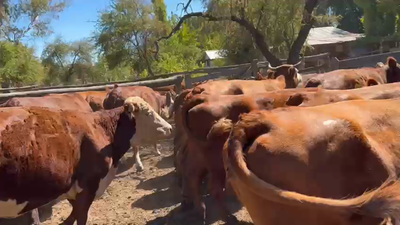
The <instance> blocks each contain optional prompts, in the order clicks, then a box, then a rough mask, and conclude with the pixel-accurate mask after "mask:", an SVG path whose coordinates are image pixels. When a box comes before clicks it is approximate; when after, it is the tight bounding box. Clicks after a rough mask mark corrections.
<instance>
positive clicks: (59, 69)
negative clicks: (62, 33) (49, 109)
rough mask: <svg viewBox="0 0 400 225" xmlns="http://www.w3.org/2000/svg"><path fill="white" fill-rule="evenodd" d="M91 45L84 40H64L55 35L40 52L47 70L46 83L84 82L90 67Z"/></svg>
mask: <svg viewBox="0 0 400 225" xmlns="http://www.w3.org/2000/svg"><path fill="white" fill-rule="evenodd" d="M93 50H94V48H93V45H92V44H91V43H90V42H88V41H86V40H81V41H76V42H73V43H66V42H64V41H63V40H62V39H61V37H57V38H56V39H55V40H54V42H53V43H50V44H48V45H47V46H46V47H45V49H44V50H43V52H42V57H41V58H42V63H43V65H44V66H45V68H46V70H47V76H46V79H45V83H46V84H60V83H74V82H75V80H80V81H81V82H82V83H85V82H86V79H87V76H88V75H87V74H88V73H89V70H90V68H91V67H92V53H93Z"/></svg>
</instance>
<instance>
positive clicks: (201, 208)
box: [188, 177, 206, 224]
mask: <svg viewBox="0 0 400 225" xmlns="http://www.w3.org/2000/svg"><path fill="white" fill-rule="evenodd" d="M188 184H189V187H188V188H189V189H190V193H191V199H193V202H194V205H195V207H196V209H197V211H198V212H199V215H200V216H201V219H202V222H203V224H206V204H205V203H204V201H203V198H202V195H201V188H200V187H201V179H199V177H193V178H192V179H189V182H188Z"/></svg>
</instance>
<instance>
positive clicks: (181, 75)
mask: <svg viewBox="0 0 400 225" xmlns="http://www.w3.org/2000/svg"><path fill="white" fill-rule="evenodd" d="M388 56H393V57H394V58H396V59H398V60H400V51H398V52H391V53H384V54H378V55H370V56H364V57H358V58H351V59H345V60H338V59H337V58H336V57H332V58H331V57H330V54H329V53H323V54H319V55H313V56H305V57H303V58H302V59H301V63H300V65H299V66H298V68H299V72H300V73H301V74H310V73H324V72H328V71H332V70H336V69H351V68H359V67H375V66H376V64H377V63H378V62H386V59H387V57H388ZM281 61H282V63H285V60H281ZM268 67H269V63H268V62H267V61H258V60H253V61H252V62H251V63H245V64H239V65H232V66H224V67H211V68H202V69H197V70H193V71H185V72H177V73H168V74H161V75H158V76H155V77H147V78H142V79H137V80H135V81H114V82H103V83H93V84H84V85H64V86H48V87H43V86H39V85H33V86H25V87H13V88H3V89H0V93H1V94H0V102H4V101H6V100H7V99H9V98H12V97H36V96H44V95H47V94H60V93H70V92H82V91H104V90H105V89H106V88H112V87H113V85H114V84H118V85H119V86H121V87H124V86H148V87H151V88H157V87H165V86H172V85H174V86H175V90H176V92H177V94H178V93H180V91H181V88H182V83H183V82H184V84H185V87H186V88H191V87H193V86H194V85H196V84H198V83H202V82H205V81H207V80H216V79H251V78H252V77H255V76H256V75H257V72H259V71H265V70H267V69H268Z"/></svg>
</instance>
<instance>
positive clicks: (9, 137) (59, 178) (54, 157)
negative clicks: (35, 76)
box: [0, 98, 171, 225]
mask: <svg viewBox="0 0 400 225" xmlns="http://www.w3.org/2000/svg"><path fill="white" fill-rule="evenodd" d="M143 102H144V101H143V100H142V101H137V99H134V98H132V99H131V98H128V99H127V100H125V103H124V106H123V107H118V108H116V109H112V110H108V111H99V112H94V113H82V112H78V111H70V110H65V111H64V110H56V109H49V108H42V107H30V108H29V107H24V108H3V109H0V130H1V133H0V137H1V138H0V139H1V146H2V149H1V151H0V162H1V163H0V217H1V218H13V217H16V216H18V215H21V214H23V213H26V212H28V211H30V210H33V209H35V208H37V207H40V206H42V205H44V204H47V203H49V202H51V201H53V200H56V199H57V200H61V199H68V200H69V202H70V203H71V205H72V206H73V209H72V212H71V214H70V216H69V217H68V218H67V219H66V220H65V221H64V224H67V225H68V224H70V225H72V224H73V223H74V222H75V221H77V224H78V225H84V224H86V221H87V213H88V211H89V208H90V205H91V204H92V202H93V200H94V199H97V198H99V197H100V196H101V195H102V194H103V193H104V191H105V189H106V188H107V186H108V185H109V184H110V182H111V181H112V179H113V177H114V176H115V174H116V171H117V167H118V162H119V160H120V159H121V157H122V156H123V155H124V154H125V152H126V151H127V150H128V149H129V148H130V142H132V141H133V142H135V141H137V140H141V139H142V138H145V137H146V136H148V135H149V132H152V133H151V135H152V136H154V137H159V138H161V137H164V136H166V135H169V133H170V132H171V129H170V125H169V124H168V123H167V122H166V121H164V120H163V119H162V118H161V117H160V116H159V115H158V114H157V113H156V112H154V110H153V109H151V107H150V106H149V105H148V104H147V103H146V104H143ZM139 120H140V121H139ZM143 121H146V122H143ZM144 131H145V132H144Z"/></svg>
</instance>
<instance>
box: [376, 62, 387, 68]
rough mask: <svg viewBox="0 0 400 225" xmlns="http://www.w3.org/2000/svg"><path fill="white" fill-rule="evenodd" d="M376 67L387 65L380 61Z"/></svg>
mask: <svg viewBox="0 0 400 225" xmlns="http://www.w3.org/2000/svg"><path fill="white" fill-rule="evenodd" d="M376 67H377V68H383V67H385V64H383V63H382V62H378V63H377V64H376Z"/></svg>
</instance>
